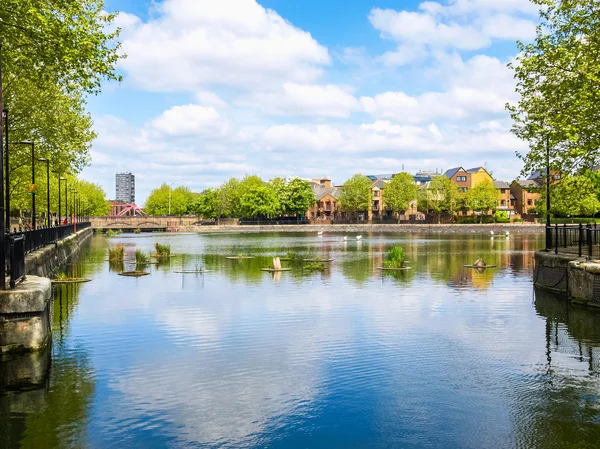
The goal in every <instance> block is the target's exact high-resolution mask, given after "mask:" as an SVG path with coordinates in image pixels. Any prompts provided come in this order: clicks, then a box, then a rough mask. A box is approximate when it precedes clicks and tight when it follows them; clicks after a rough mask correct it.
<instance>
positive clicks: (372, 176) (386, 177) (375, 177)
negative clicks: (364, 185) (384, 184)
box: [367, 173, 394, 181]
mask: <svg viewBox="0 0 600 449" xmlns="http://www.w3.org/2000/svg"><path fill="white" fill-rule="evenodd" d="M393 177H394V174H393V173H387V174H384V175H367V178H369V179H370V180H371V181H377V180H378V179H383V180H385V181H389V180H390V179H392V178H393Z"/></svg>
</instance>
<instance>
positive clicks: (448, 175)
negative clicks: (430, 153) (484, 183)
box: [444, 167, 464, 178]
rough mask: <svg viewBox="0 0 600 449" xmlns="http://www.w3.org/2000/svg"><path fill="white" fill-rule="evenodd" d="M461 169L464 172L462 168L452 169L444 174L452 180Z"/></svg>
mask: <svg viewBox="0 0 600 449" xmlns="http://www.w3.org/2000/svg"><path fill="white" fill-rule="evenodd" d="M461 169H462V170H464V168H462V167H454V168H450V169H448V170H446V173H444V175H445V176H446V177H447V178H452V177H453V176H454V175H455V174H456V172H457V171H459V170H461Z"/></svg>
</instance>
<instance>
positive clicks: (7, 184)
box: [2, 109, 10, 232]
mask: <svg viewBox="0 0 600 449" xmlns="http://www.w3.org/2000/svg"><path fill="white" fill-rule="evenodd" d="M2 112H3V113H4V171H5V173H6V175H5V176H4V183H5V187H4V190H5V193H4V194H5V195H6V231H7V232H10V169H9V164H8V109H4V110H3V111H2Z"/></svg>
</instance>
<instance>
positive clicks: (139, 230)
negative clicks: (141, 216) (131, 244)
mask: <svg viewBox="0 0 600 449" xmlns="http://www.w3.org/2000/svg"><path fill="white" fill-rule="evenodd" d="M141 232H142V230H141V229H140V228H135V229H134V230H133V233H134V234H140V233H141Z"/></svg>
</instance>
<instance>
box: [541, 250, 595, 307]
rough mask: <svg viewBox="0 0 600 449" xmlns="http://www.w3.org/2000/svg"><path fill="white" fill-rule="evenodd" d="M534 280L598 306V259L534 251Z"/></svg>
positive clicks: (552, 289)
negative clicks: (592, 259) (591, 259)
mask: <svg viewBox="0 0 600 449" xmlns="http://www.w3.org/2000/svg"><path fill="white" fill-rule="evenodd" d="M534 284H535V285H536V286H537V287H540V288H543V289H546V290H550V291H554V292H557V293H561V294H564V295H566V296H567V297H568V298H569V299H571V300H573V301H574V302H578V303H583V304H586V305H589V306H594V307H600V263H596V262H594V261H589V260H587V258H585V257H577V256H576V255H569V254H554V253H552V252H545V251H537V252H536V253H535V271H534Z"/></svg>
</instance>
